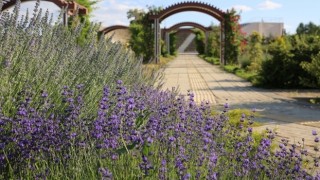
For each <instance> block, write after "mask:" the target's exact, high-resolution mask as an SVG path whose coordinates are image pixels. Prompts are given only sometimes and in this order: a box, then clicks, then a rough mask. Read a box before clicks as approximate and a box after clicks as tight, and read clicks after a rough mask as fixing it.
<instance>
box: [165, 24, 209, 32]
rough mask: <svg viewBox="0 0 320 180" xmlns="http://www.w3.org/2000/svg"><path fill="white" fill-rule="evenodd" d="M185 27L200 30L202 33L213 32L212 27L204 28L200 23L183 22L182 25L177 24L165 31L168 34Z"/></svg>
mask: <svg viewBox="0 0 320 180" xmlns="http://www.w3.org/2000/svg"><path fill="white" fill-rule="evenodd" d="M184 26H191V27H194V28H198V29H200V30H202V31H204V32H205V31H210V30H211V27H204V26H203V25H201V24H198V23H195V22H181V23H178V24H175V25H173V26H171V27H169V28H168V29H165V31H167V32H171V31H174V30H176V29H178V28H180V27H184Z"/></svg>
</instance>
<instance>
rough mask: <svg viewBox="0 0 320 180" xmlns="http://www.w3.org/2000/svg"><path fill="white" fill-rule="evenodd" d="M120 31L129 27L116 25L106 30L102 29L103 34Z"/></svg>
mask: <svg viewBox="0 0 320 180" xmlns="http://www.w3.org/2000/svg"><path fill="white" fill-rule="evenodd" d="M118 29H129V27H128V26H123V25H114V26H109V27H106V28H104V29H102V30H101V31H100V32H101V33H102V34H108V33H109V32H111V31H114V30H118Z"/></svg>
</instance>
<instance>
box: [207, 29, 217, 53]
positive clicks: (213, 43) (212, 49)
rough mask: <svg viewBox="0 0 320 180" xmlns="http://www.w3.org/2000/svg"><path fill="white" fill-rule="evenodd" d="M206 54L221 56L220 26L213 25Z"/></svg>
mask: <svg viewBox="0 0 320 180" xmlns="http://www.w3.org/2000/svg"><path fill="white" fill-rule="evenodd" d="M206 46H207V48H206V56H208V57H216V58H219V57H220V27H219V26H214V25H212V26H211V31H210V32H209V35H208V38H207V44H206Z"/></svg>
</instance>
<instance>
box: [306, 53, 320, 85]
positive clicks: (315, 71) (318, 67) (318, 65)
mask: <svg viewBox="0 0 320 180" xmlns="http://www.w3.org/2000/svg"><path fill="white" fill-rule="evenodd" d="M301 66H302V68H303V69H304V70H306V71H307V72H308V73H310V74H311V75H312V76H313V77H315V78H316V79H317V87H318V88H320V52H319V53H318V54H317V55H315V56H312V61H311V62H302V63H301Z"/></svg>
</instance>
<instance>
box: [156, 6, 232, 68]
mask: <svg viewBox="0 0 320 180" xmlns="http://www.w3.org/2000/svg"><path fill="white" fill-rule="evenodd" d="M185 11H197V12H201V13H204V14H208V15H210V16H212V17H213V18H215V19H217V20H218V21H219V22H220V27H221V31H220V33H221V35H220V39H221V43H220V44H221V45H220V46H221V47H220V50H221V52H220V62H221V63H222V64H225V60H224V44H225V43H224V36H225V26H224V24H225V15H226V13H225V12H223V11H222V10H220V9H218V8H216V7H215V6H212V5H209V4H206V3H202V2H181V3H177V4H174V5H172V6H169V7H167V8H165V9H163V10H162V11H160V12H159V13H158V14H152V15H150V20H153V21H154V40H155V45H154V57H155V60H156V62H159V60H160V54H161V49H160V48H161V47H160V39H161V29H160V23H161V22H162V21H163V20H164V19H166V18H167V17H169V16H171V15H174V14H176V13H180V12H185Z"/></svg>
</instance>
